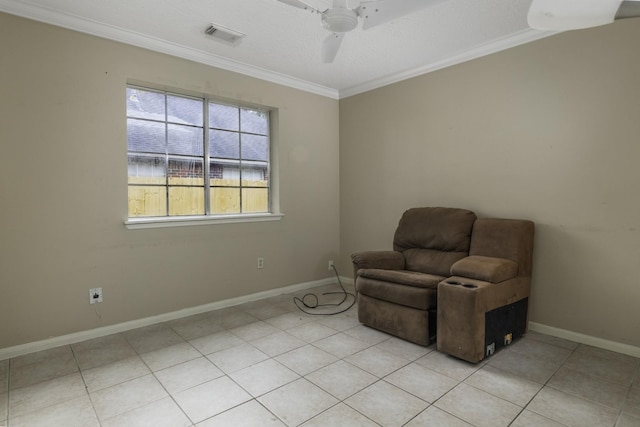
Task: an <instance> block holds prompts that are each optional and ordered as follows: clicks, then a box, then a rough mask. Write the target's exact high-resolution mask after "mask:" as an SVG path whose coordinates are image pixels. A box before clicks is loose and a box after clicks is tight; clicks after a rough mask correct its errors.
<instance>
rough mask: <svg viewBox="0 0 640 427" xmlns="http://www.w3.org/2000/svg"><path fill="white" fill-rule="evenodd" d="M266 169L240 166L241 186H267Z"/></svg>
mask: <svg viewBox="0 0 640 427" xmlns="http://www.w3.org/2000/svg"><path fill="white" fill-rule="evenodd" d="M266 175H267V169H266V167H264V168H257V167H250V168H249V167H245V168H242V186H243V187H244V186H249V187H266V186H267V179H266Z"/></svg>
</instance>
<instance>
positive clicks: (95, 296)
mask: <svg viewBox="0 0 640 427" xmlns="http://www.w3.org/2000/svg"><path fill="white" fill-rule="evenodd" d="M97 302H102V288H93V289H89V304H95V303H97Z"/></svg>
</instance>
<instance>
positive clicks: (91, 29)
mask: <svg viewBox="0 0 640 427" xmlns="http://www.w3.org/2000/svg"><path fill="white" fill-rule="evenodd" d="M0 12H5V13H8V14H11V15H16V16H20V17H23V18H28V19H32V20H35V21H40V22H43V23H46V24H51V25H55V26H58V27H63V28H67V29H70V30H74V31H78V32H81V33H85V34H90V35H93V36H97V37H102V38H105V39H109V40H113V41H117V42H121V43H125V44H129V45H132V46H136V47H140V48H144V49H148V50H152V51H155V52H160V53H164V54H167V55H171V56H175V57H178V58H183V59H187V60H190V61H194V62H198V63H201V64H205V65H209V66H212V67H216V68H220V69H223V70H227V71H232V72H235V73H238V74H242V75H246V76H249V77H254V78H257V79H260V80H265V81H268V82H271V83H275V84H279V85H282V86H287V87H291V88H294V89H298V90H302V91H305V92H309V93H313V94H316V95H321V96H325V97H327V98H332V99H343V98H347V97H350V96H353V95H358V94H360V93H363V92H368V91H370V90H374V89H378V88H380V87H383V86H387V85H390V84H393V83H397V82H400V81H402V80H407V79H410V78H413V77H417V76H420V75H423V74H427V73H431V72H433V71H437V70H441V69H443V68H447V67H450V66H452V65H457V64H460V63H463V62H466V61H470V60H472V59H476V58H480V57H482V56H485V55H489V54H492V53H496V52H499V51H502V50H505V49H509V48H512V47H515V46H519V45H521V44H525V43H529V42H532V41H535V40H539V39H542V38H545V37H548V36H551V35H554V34H557V33H556V32H552V31H537V30H532V29H527V30H523V31H520V32H518V33H515V34H512V35H509V36H507V37H503V38H500V39H498V40H492V41H491V42H488V43H484V44H481V45H479V46H476V47H474V48H472V49H468V50H465V51H462V52H459V53H458V54H455V55H452V56H448V57H446V58H442V59H441V60H439V61H436V62H433V63H430V64H427V65H425V66H422V67H418V68H414V69H411V70H406V71H403V72H400V73H394V74H391V75H388V76H385V77H381V78H379V79H374V80H370V81H368V82H365V83H362V84H359V85H355V86H351V87H348V88H345V89H342V90H338V89H334V88H330V87H326V86H322V85H318V84H315V83H312V82H309V81H306V80H302V79H298V78H296V77H292V76H289V75H286V74H282V73H277V72H274V71H269V70H266V69H263V68H260V67H256V66H253V65H249V64H245V63H242V62H239V61H234V60H231V59H228V58H224V57H221V56H218V55H215V54H212V53H208V52H204V51H201V50H197V49H192V48H189V47H187V46H184V45H180V44H176V43H171V42H169V41H167V40H161V39H157V38H154V37H150V36H147V35H143V34H140V33H136V32H133V31H128V30H124V29H122V28H119V27H115V26H111V25H106V24H103V23H99V22H96V21H92V20H88V19H85V18H81V17H78V16H74V15H69V14H64V13H60V12H57V11H55V10H52V9H47V8H43V7H40V6H34V5H32V4H28V3H24V2H20V1H17V0H0Z"/></svg>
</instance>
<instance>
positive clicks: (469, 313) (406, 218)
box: [351, 208, 534, 362]
mask: <svg viewBox="0 0 640 427" xmlns="http://www.w3.org/2000/svg"><path fill="white" fill-rule="evenodd" d="M533 230H534V225H533V223H532V222H531V221H525V220H510V219H491V218H483V219H477V218H476V215H475V214H474V213H473V212H471V211H468V210H464V209H456V208H413V209H409V210H408V211H406V212H405V213H404V214H403V216H402V218H401V219H400V223H399V224H398V228H397V229H396V232H395V236H394V240H393V249H394V250H393V251H375V252H360V253H355V254H353V255H352V256H351V259H352V261H353V266H354V278H355V285H356V290H357V293H358V319H359V320H360V322H361V323H364V324H365V325H368V326H371V327H373V328H376V329H380V330H382V331H385V332H388V333H390V334H393V335H396V336H398V337H401V338H404V339H406V340H408V341H412V342H414V343H417V344H421V345H428V344H429V343H430V342H431V341H432V340H433V339H434V337H435V335H436V330H437V342H438V344H437V345H438V350H440V351H442V352H445V353H448V354H451V355H453V356H455V357H458V358H461V359H464V360H468V361H470V362H478V361H480V360H482V359H483V358H484V357H485V356H486V355H487V354H491V353H492V352H493V351H495V350H496V349H497V348H500V347H501V346H503V345H508V344H509V343H511V341H512V340H514V339H516V338H518V337H519V336H520V335H522V334H523V333H524V332H525V331H526V323H527V306H528V296H529V289H530V285H531V269H532V253H533ZM436 320H437V328H436Z"/></svg>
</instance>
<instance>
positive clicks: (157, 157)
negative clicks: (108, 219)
mask: <svg viewBox="0 0 640 427" xmlns="http://www.w3.org/2000/svg"><path fill="white" fill-rule="evenodd" d="M127 143H128V172H129V181H128V182H129V219H135V218H153V217H156V218H158V217H164V218H167V217H181V216H182V217H184V216H209V217H214V216H221V215H233V214H235V215H248V214H259V213H269V212H270V201H269V199H270V185H269V183H270V179H269V178H270V168H269V151H270V138H269V112H268V111H267V110H260V109H255V108H247V107H242V106H233V105H228V104H222V103H218V102H216V101H213V100H210V99H206V98H195V97H189V96H184V95H179V94H175V93H169V92H164V91H156V90H152V89H146V88H141V87H135V86H129V87H127Z"/></svg>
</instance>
